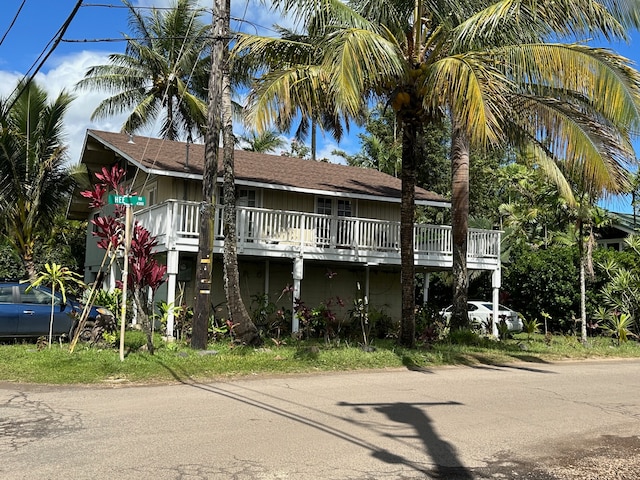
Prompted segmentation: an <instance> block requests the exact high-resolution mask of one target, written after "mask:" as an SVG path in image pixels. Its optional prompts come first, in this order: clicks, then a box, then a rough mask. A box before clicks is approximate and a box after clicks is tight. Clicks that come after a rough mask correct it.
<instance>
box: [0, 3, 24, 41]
mask: <svg viewBox="0 0 640 480" xmlns="http://www.w3.org/2000/svg"><path fill="white" fill-rule="evenodd" d="M25 3H27V0H22V3H21V4H20V6H19V7H18V11H17V12H16V14H15V15H14V16H13V20H11V23H10V24H9V27H7V31H6V32H4V35H2V38H0V45H2V44H3V43H4V39H5V38H7V35H9V32H10V31H11V29H12V28H13V26H14V25H15V24H16V20H18V17H19V16H20V12H21V11H22V7H24V4H25Z"/></svg>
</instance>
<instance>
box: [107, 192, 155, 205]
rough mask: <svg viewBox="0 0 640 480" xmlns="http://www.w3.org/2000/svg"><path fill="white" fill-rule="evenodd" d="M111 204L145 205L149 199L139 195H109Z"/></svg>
mask: <svg viewBox="0 0 640 480" xmlns="http://www.w3.org/2000/svg"><path fill="white" fill-rule="evenodd" d="M109 203H110V204H111V205H131V206H132V207H144V206H145V205H146V204H147V199H146V198H145V197H141V196H139V195H113V194H112V195H109Z"/></svg>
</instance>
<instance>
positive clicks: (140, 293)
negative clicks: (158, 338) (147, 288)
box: [133, 287, 155, 355]
mask: <svg viewBox="0 0 640 480" xmlns="http://www.w3.org/2000/svg"><path fill="white" fill-rule="evenodd" d="M144 293H145V292H144V290H143V289H141V288H138V287H134V288H133V302H134V303H135V305H136V313H137V314H138V321H139V322H140V325H141V326H142V331H143V332H144V335H145V337H146V339H147V351H148V352H149V354H151V355H153V353H154V350H155V348H154V346H153V328H152V320H151V319H150V318H149V303H148V302H147V300H146V299H145V298H143V297H144V296H145V295H144Z"/></svg>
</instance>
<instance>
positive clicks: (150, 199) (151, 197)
mask: <svg viewBox="0 0 640 480" xmlns="http://www.w3.org/2000/svg"><path fill="white" fill-rule="evenodd" d="M143 195H144V197H145V199H146V200H147V203H146V204H147V206H151V205H155V204H156V203H158V185H157V184H156V183H154V184H152V185H147V186H146V187H145V189H144V192H143Z"/></svg>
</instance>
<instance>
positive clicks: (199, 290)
mask: <svg viewBox="0 0 640 480" xmlns="http://www.w3.org/2000/svg"><path fill="white" fill-rule="evenodd" d="M224 6H225V5H224V0H216V2H215V3H214V15H213V22H212V35H213V45H212V47H211V72H210V74H209V103H208V108H207V127H208V128H207V130H206V132H205V136H204V143H205V159H204V172H203V174H202V204H201V208H200V225H199V228H200V232H199V236H198V259H197V267H196V301H195V306H194V310H193V319H192V337H191V346H192V347H193V348H196V349H203V348H206V346H207V340H208V332H209V318H210V316H211V313H212V312H211V310H212V308H211V289H212V285H211V281H212V273H213V239H214V231H213V230H214V219H215V189H216V177H217V174H218V154H219V150H218V144H219V141H220V130H221V124H220V121H221V113H220V105H221V103H222V75H221V73H220V72H221V70H222V65H223V61H224V49H225V48H226V42H225V41H224V36H223V32H224V20H223V17H224V15H222V13H223V9H224ZM216 11H218V12H220V14H219V15H216V14H215V13H216Z"/></svg>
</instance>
